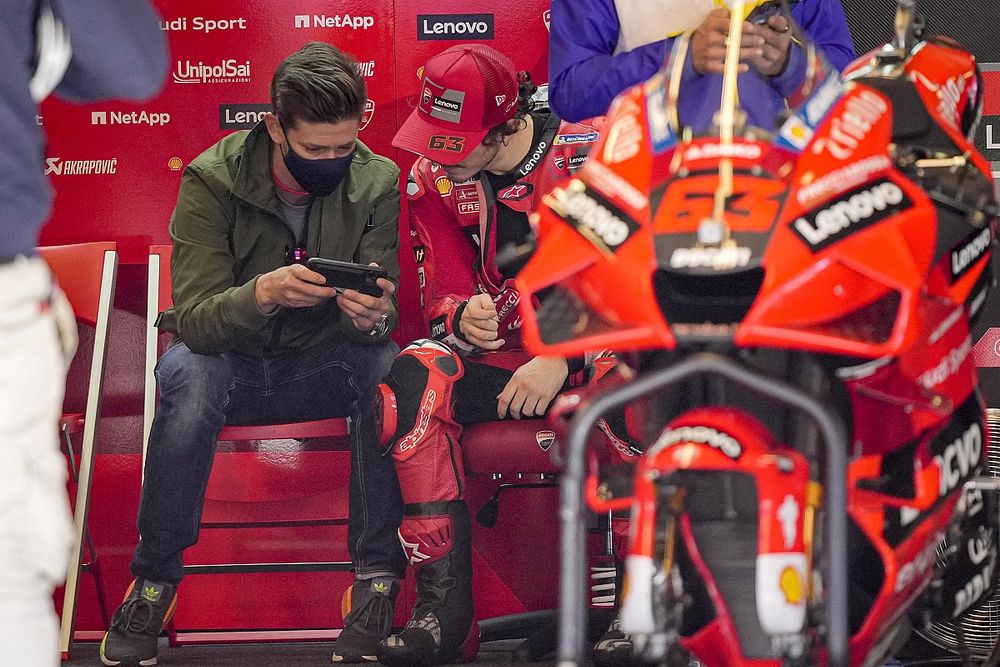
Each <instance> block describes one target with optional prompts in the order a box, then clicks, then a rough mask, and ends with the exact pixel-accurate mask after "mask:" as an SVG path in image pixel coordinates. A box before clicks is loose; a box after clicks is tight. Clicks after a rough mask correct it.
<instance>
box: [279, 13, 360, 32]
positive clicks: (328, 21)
mask: <svg viewBox="0 0 1000 667" xmlns="http://www.w3.org/2000/svg"><path fill="white" fill-rule="evenodd" d="M373 25H375V17H373V16H351V15H350V14H337V15H334V16H327V15H326V14H296V15H295V27H296V28H351V29H353V30H367V29H368V28H371V27H372V26H373Z"/></svg>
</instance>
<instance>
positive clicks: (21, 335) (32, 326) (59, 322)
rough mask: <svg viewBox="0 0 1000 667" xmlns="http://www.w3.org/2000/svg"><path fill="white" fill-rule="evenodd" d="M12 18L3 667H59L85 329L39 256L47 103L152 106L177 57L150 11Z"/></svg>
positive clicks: (1, 302)
mask: <svg viewBox="0 0 1000 667" xmlns="http://www.w3.org/2000/svg"><path fill="white" fill-rule="evenodd" d="M0 16H3V20H2V21H0V61H2V62H3V63H4V72H3V76H2V77H0V140H2V143H3V150H2V151H0V454H2V456H3V462H4V465H3V468H2V472H0V646H2V647H3V657H2V658H0V662H3V663H4V664H10V665H57V664H59V650H58V633H59V624H58V619H57V617H56V613H55V609H54V607H53V604H52V592H53V589H54V588H55V587H56V586H58V585H59V584H60V583H61V582H62V581H63V579H64V578H65V577H66V567H67V565H68V563H69V556H70V550H71V546H72V529H71V525H70V524H71V518H70V513H69V505H68V502H67V498H66V460H65V458H64V457H63V455H62V454H61V453H60V451H59V444H58V442H57V437H56V432H57V422H58V419H59V414H60V413H61V411H62V399H63V390H64V386H65V372H66V368H67V366H68V364H69V359H70V358H71V357H72V355H73V352H74V350H75V348H76V327H75V322H74V319H73V312H72V309H71V308H70V306H69V304H68V303H67V302H66V299H65V297H64V296H63V295H62V293H61V292H60V291H59V288H58V287H57V286H56V285H54V284H53V281H52V277H51V275H50V273H49V271H48V269H47V267H46V265H45V263H44V261H43V260H42V259H41V258H39V257H38V256H37V255H36V253H35V250H34V248H35V245H36V244H37V243H38V234H39V230H40V229H41V227H42V225H43V224H44V223H45V221H46V220H47V219H48V217H49V212H50V208H51V205H52V191H51V188H50V187H49V184H48V182H47V181H46V178H45V176H44V175H43V173H42V165H43V164H44V158H45V152H44V151H45V137H44V134H43V132H42V128H41V127H40V126H39V124H38V122H37V120H36V119H37V116H38V103H39V102H40V101H41V100H42V99H44V98H45V97H46V96H47V95H48V94H49V93H51V92H55V94H56V95H58V96H59V97H60V98H63V99H65V100H68V101H77V102H91V101H96V100H100V99H104V98H108V97H114V98H119V99H131V100H143V99H147V98H149V97H152V96H153V95H155V94H156V93H157V92H159V90H160V88H161V87H162V85H163V81H164V77H165V76H166V73H167V50H166V41H165V39H164V37H163V33H162V32H161V31H160V29H159V25H158V20H159V19H158V17H157V15H156V12H155V11H154V10H153V8H152V7H151V6H150V4H149V3H148V2H146V1H145V0H136V1H134V2H114V1H112V0H92V1H91V2H85V3H83V2H76V1H73V0H46V1H44V2H40V1H38V0H0Z"/></svg>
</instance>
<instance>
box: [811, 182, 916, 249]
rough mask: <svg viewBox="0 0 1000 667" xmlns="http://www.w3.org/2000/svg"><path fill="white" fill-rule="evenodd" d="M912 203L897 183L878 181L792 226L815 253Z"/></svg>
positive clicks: (849, 193) (848, 194)
mask: <svg viewBox="0 0 1000 667" xmlns="http://www.w3.org/2000/svg"><path fill="white" fill-rule="evenodd" d="M910 205H911V202H910V199H909V198H908V197H907V196H906V193H905V192H903V190H902V188H900V187H899V186H898V185H896V184H895V183H893V182H892V181H888V180H882V181H877V182H875V183H872V184H869V185H866V186H864V187H861V188H859V189H857V190H854V191H853V192H848V193H846V194H845V195H844V197H843V198H842V199H840V200H838V201H836V202H834V203H832V204H830V205H829V206H827V207H826V208H823V209H820V210H819V211H817V212H813V213H809V214H807V215H805V216H804V217H801V218H799V219H798V220H796V221H795V222H794V223H793V225H792V229H793V230H794V231H795V233H796V234H798V235H799V237H800V238H801V239H802V240H803V241H805V242H806V245H808V246H809V248H810V249H811V250H812V251H814V252H815V251H817V250H822V249H823V248H825V247H827V246H829V245H831V244H833V243H836V242H837V241H839V240H841V239H843V238H845V237H847V236H849V235H851V234H853V233H855V232H858V231H861V230H862V229H865V228H866V227H869V226H870V225H873V224H875V223H876V222H879V221H880V220H883V219H885V218H887V217H889V216H890V215H892V214H893V213H894V212H895V211H896V210H897V209H899V208H907V207H909V206H910Z"/></svg>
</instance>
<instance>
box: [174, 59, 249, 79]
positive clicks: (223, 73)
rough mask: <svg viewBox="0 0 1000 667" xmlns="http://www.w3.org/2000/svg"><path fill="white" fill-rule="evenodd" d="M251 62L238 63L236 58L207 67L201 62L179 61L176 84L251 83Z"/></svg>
mask: <svg viewBox="0 0 1000 667" xmlns="http://www.w3.org/2000/svg"><path fill="white" fill-rule="evenodd" d="M249 81H250V61H249V60H245V61H244V62H242V63H237V62H236V59H235V58H229V59H227V60H223V61H222V62H220V63H219V64H218V65H206V64H205V63H203V62H201V61H200V60H199V61H198V62H197V63H192V62H191V61H190V60H184V61H180V60H178V61H177V69H176V70H175V71H174V83H249Z"/></svg>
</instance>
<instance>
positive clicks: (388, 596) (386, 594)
mask: <svg viewBox="0 0 1000 667" xmlns="http://www.w3.org/2000/svg"><path fill="white" fill-rule="evenodd" d="M398 593H399V582H398V581H396V579H394V578H392V577H375V578H374V579H359V580H357V581H355V582H354V584H352V585H351V586H349V587H348V588H347V590H346V591H344V600H343V604H342V609H343V613H344V629H343V630H342V631H341V633H340V636H339V637H337V642H336V643H335V644H334V645H333V658H332V659H333V661H334V662H376V661H377V660H378V656H377V655H376V654H377V652H378V650H377V649H378V645H379V643H380V642H381V641H382V640H383V639H385V638H386V637H388V636H389V633H390V632H391V631H392V616H393V612H394V610H395V608H396V595H397V594H398Z"/></svg>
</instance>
